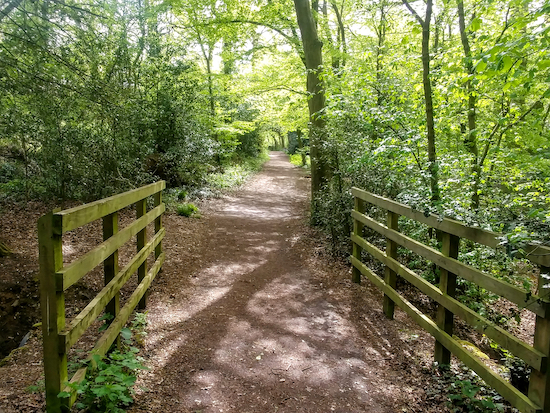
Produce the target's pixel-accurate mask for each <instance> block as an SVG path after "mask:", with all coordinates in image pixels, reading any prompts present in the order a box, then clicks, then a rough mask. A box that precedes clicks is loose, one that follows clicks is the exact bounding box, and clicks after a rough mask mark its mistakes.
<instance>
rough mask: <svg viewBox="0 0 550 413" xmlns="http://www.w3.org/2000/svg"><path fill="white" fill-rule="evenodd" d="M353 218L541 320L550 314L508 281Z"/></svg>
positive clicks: (367, 219) (541, 303) (366, 219)
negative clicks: (524, 309)
mask: <svg viewBox="0 0 550 413" xmlns="http://www.w3.org/2000/svg"><path fill="white" fill-rule="evenodd" d="M352 216H353V218H354V219H357V220H359V221H361V222H363V224H365V225H366V226H368V227H369V228H371V229H373V230H375V231H377V232H379V233H380V234H382V235H383V236H385V237H387V238H391V239H392V240H394V241H395V242H397V243H398V244H399V245H401V246H403V247H405V248H407V249H409V250H411V251H412V252H414V253H416V254H418V255H421V256H423V257H424V258H427V259H428V260H430V261H432V262H433V263H435V264H436V265H438V266H439V267H441V268H445V269H446V270H448V271H450V272H452V273H454V274H456V275H458V276H459V277H462V278H464V279H466V280H468V281H471V282H473V283H476V284H477V285H479V286H481V287H483V288H485V289H486V290H489V291H492V292H494V293H496V294H499V295H500V296H502V297H504V298H506V299H508V300H510V301H512V302H513V303H516V304H517V305H518V306H520V307H521V308H527V309H529V310H531V311H533V312H534V313H535V314H537V315H539V316H541V317H544V316H545V314H546V313H547V311H548V308H549V305H548V303H547V302H545V301H544V300H540V298H539V297H537V296H535V295H532V294H531V293H530V292H528V291H524V290H522V289H520V288H518V287H516V286H514V285H511V284H509V283H507V282H505V281H502V280H498V279H496V278H494V277H491V276H490V275H487V274H485V273H484V272H482V271H480V270H478V269H476V268H474V267H471V266H469V265H466V264H464V263H462V262H460V261H458V260H455V259H453V258H450V257H445V256H444V255H443V254H442V253H441V252H439V251H437V250H435V249H433V248H430V247H428V246H426V245H424V244H422V243H420V242H418V241H415V240H413V239H412V238H410V237H407V236H406V235H403V234H401V233H399V232H396V231H394V230H391V229H388V228H387V227H386V226H385V225H383V224H380V223H379V222H377V221H375V220H373V219H372V218H370V217H367V216H365V215H363V214H359V213H357V212H355V211H352Z"/></svg>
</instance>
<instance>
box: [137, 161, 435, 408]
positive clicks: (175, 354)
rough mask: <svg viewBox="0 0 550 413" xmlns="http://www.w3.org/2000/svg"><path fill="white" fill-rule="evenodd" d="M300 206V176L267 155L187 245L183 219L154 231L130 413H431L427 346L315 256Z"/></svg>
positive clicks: (373, 297) (303, 187)
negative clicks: (156, 248) (155, 261)
mask: <svg viewBox="0 0 550 413" xmlns="http://www.w3.org/2000/svg"><path fill="white" fill-rule="evenodd" d="M308 194H309V179H307V178H306V177H304V174H303V172H302V171H301V170H300V169H298V168H296V167H294V166H292V165H291V164H290V163H289V162H288V160H287V157H286V155H284V154H282V153H272V154H271V160H270V161H269V162H268V163H267V164H266V166H265V168H264V170H263V172H262V173H260V174H258V175H257V176H256V177H255V178H254V179H253V180H252V181H250V182H249V183H248V184H247V185H246V186H245V187H244V188H242V189H241V190H239V191H237V192H234V193H232V194H231V195H229V196H226V197H224V198H222V199H219V200H216V201H214V202H211V203H209V205H208V206H207V207H206V210H204V211H203V216H202V218H201V219H200V220H196V221H197V223H196V224H194V227H195V229H194V230H195V231H196V233H195V234H194V235H193V234H192V235H191V238H190V239H191V240H192V241H190V239H189V237H187V238H185V237H182V233H180V232H179V231H180V230H179V229H178V228H177V225H176V222H177V220H178V219H184V218H179V217H173V218H168V219H167V220H166V221H165V224H166V227H167V231H168V234H167V238H166V241H165V243H164V244H165V249H166V251H167V261H166V264H165V267H164V270H163V272H162V273H161V274H160V275H159V276H158V279H157V280H156V281H155V287H154V288H153V291H152V293H151V295H150V298H149V304H148V309H149V318H148V319H149V328H148V330H149V335H148V337H147V339H146V344H145V349H144V353H145V357H146V359H147V360H148V361H147V363H148V365H149V367H150V370H149V371H147V372H145V373H143V374H142V375H141V377H140V379H139V381H138V385H139V386H142V387H145V388H147V389H148V391H139V392H138V395H137V397H136V403H135V405H133V406H132V408H131V409H130V411H131V412H139V411H147V412H228V411H234V412H241V413H245V412H276V411H279V412H330V411H336V412H372V413H377V412H392V413H394V412H403V411H406V412H413V411H429V410H430V411H431V409H428V408H427V407H426V406H424V407H422V404H423V402H422V400H424V399H425V394H424V389H425V387H426V380H428V379H429V369H427V368H426V366H427V363H429V359H430V355H429V354H430V352H431V349H432V348H431V346H432V345H433V341H432V340H431V339H430V338H428V337H427V336H426V335H424V334H423V333H422V332H420V331H418V329H417V328H416V326H415V325H414V324H412V323H411V322H410V321H409V320H408V319H407V318H405V317H404V316H403V314H402V313H401V312H397V315H396V320H395V321H391V322H390V321H387V320H386V319H385V318H384V317H383V315H382V312H381V296H380V294H379V293H378V292H377V291H375V290H373V289H371V288H370V287H369V286H368V285H364V286H359V285H356V284H352V283H351V282H350V281H349V278H350V271H349V268H348V267H347V266H346V265H344V264H339V263H336V262H333V260H332V259H331V258H330V257H329V256H327V255H326V254H325V253H324V248H323V247H322V245H321V244H320V242H319V241H316V238H317V239H319V237H318V236H317V237H315V236H313V235H315V234H313V233H312V230H311V229H309V228H308V227H307V208H308ZM187 244H189V245H187ZM190 251H192V252H190ZM365 284H366V283H365ZM434 411H436V410H434Z"/></svg>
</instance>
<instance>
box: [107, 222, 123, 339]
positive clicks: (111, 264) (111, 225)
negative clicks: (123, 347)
mask: <svg viewBox="0 0 550 413" xmlns="http://www.w3.org/2000/svg"><path fill="white" fill-rule="evenodd" d="M117 232H118V212H113V213H112V214H109V215H107V216H105V217H103V241H107V240H108V239H109V238H111V237H112V236H113V235H115V234H116V233H117ZM117 273H118V249H117V250H115V251H114V252H113V253H112V254H111V255H109V256H108V257H107V259H105V261H103V282H104V284H103V285H108V284H109V282H110V281H111V280H112V279H113V278H114V277H115V276H116V274H117ZM119 311H120V292H118V291H117V292H116V293H115V294H114V296H113V297H112V299H111V301H109V302H108V303H107V305H106V307H105V312H106V313H108V314H110V315H111V316H113V318H114V317H116V315H117V314H118V312H119ZM107 323H110V320H107ZM119 346H120V338H119V340H117V347H119Z"/></svg>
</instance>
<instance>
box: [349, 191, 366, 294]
mask: <svg viewBox="0 0 550 413" xmlns="http://www.w3.org/2000/svg"><path fill="white" fill-rule="evenodd" d="M354 203H355V210H356V211H357V212H359V213H361V214H364V213H365V201H363V200H362V199H360V198H357V197H355V198H354ZM362 233H363V224H362V223H361V222H360V221H357V220H356V219H354V220H353V234H354V235H356V236H358V237H360V236H361V235H362ZM352 254H353V256H354V257H355V258H357V259H358V260H361V247H359V245H357V244H355V243H354V244H353V252H352ZM351 281H353V282H354V283H357V284H359V283H361V272H359V270H358V269H356V268H355V267H354V268H353V269H352V274H351Z"/></svg>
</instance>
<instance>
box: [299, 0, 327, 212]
mask: <svg viewBox="0 0 550 413" xmlns="http://www.w3.org/2000/svg"><path fill="white" fill-rule="evenodd" d="M294 7H295V9H296V17H297V19H298V26H299V28H300V33H301V35H302V36H301V37H302V46H303V48H304V57H305V63H306V69H307V91H308V95H309V100H308V108H309V120H310V125H309V126H310V133H309V137H310V160H311V193H312V201H313V203H315V200H316V197H317V194H318V193H319V191H320V190H321V188H322V187H323V186H324V185H325V184H326V183H327V181H328V179H329V168H328V165H327V162H326V160H324V159H323V156H322V155H323V154H322V150H321V147H322V146H323V143H324V142H325V133H326V131H325V120H324V118H323V111H324V109H325V91H324V84H323V80H322V79H321V78H320V76H319V75H320V73H321V70H322V68H323V56H322V53H321V50H322V47H323V43H322V42H321V41H320V40H319V37H318V35H317V26H316V24H315V20H314V19H313V13H312V11H311V7H310V5H309V0H294ZM313 212H314V211H313Z"/></svg>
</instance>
